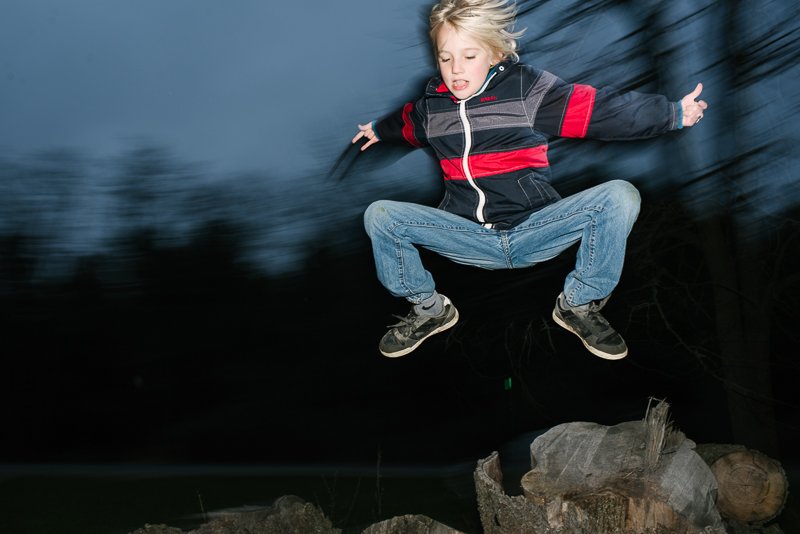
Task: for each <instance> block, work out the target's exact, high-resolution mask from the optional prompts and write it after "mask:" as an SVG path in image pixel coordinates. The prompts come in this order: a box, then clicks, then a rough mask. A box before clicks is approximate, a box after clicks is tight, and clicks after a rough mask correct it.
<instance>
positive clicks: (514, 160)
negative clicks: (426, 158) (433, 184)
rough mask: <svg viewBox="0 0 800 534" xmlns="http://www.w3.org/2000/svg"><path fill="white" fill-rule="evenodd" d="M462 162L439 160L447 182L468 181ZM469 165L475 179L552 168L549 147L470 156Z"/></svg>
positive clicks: (451, 159) (459, 159)
mask: <svg viewBox="0 0 800 534" xmlns="http://www.w3.org/2000/svg"><path fill="white" fill-rule="evenodd" d="M461 161H462V160H461V158H450V159H442V160H439V164H440V165H441V166H442V172H443V173H444V179H445V180H466V178H467V176H466V173H465V172H464V167H462V165H461ZM467 164H468V165H469V170H470V174H471V175H472V177H473V178H482V177H484V176H493V175H495V174H505V173H509V172H513V171H518V170H521V169H530V168H542V167H549V166H550V163H549V162H548V161H547V145H539V146H535V147H533V148H522V149H520V150H510V151H508V152H490V153H489V154H475V155H473V156H469V158H468V159H467Z"/></svg>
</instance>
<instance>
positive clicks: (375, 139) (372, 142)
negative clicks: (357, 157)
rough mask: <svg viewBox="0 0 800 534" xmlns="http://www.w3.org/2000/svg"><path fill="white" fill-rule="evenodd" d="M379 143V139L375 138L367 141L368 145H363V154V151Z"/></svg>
mask: <svg viewBox="0 0 800 534" xmlns="http://www.w3.org/2000/svg"><path fill="white" fill-rule="evenodd" d="M377 142H378V139H377V138H375V137H373V138H372V139H370V140H369V141H367V142H366V143H364V144H363V145H362V147H361V151H362V152H363V151H365V150H366V149H367V148H369V147H371V146H372V145H374V144H375V143H377Z"/></svg>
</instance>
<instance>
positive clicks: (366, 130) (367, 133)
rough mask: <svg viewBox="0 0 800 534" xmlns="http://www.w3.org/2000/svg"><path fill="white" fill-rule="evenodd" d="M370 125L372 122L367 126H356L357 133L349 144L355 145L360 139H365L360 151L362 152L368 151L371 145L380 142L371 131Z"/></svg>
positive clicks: (373, 131)
mask: <svg viewBox="0 0 800 534" xmlns="http://www.w3.org/2000/svg"><path fill="white" fill-rule="evenodd" d="M372 124H373V121H370V122H368V123H367V124H359V125H358V133H357V134H356V136H355V137H353V140H352V141H350V143H355V142H356V141H358V140H359V139H361V138H362V137H363V138H366V139H367V142H366V143H364V144H363V145H362V146H361V151H362V152H363V151H364V150H366V149H368V148H369V147H371V146H372V145H374V144H375V143H378V142H380V138H379V137H378V135H377V134H376V133H375V130H373V129H372Z"/></svg>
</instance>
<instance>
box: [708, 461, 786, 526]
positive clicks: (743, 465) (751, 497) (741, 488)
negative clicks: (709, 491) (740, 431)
mask: <svg viewBox="0 0 800 534" xmlns="http://www.w3.org/2000/svg"><path fill="white" fill-rule="evenodd" d="M711 472H712V473H714V476H715V477H716V479H717V485H718V486H719V495H718V499H717V507H718V508H719V511H720V513H721V514H722V515H723V516H724V517H726V518H730V519H734V520H736V521H741V522H745V523H764V522H767V521H770V520H772V519H774V518H776V517H777V516H778V515H780V513H781V511H782V510H783V507H784V505H785V504H786V499H787V498H788V495H789V491H788V489H789V482H788V480H787V478H786V473H785V471H784V470H783V467H782V466H781V464H780V463H778V462H777V461H776V460H773V459H772V458H770V457H768V456H767V455H765V454H762V453H761V452H759V451H755V450H748V449H744V450H734V451H731V452H728V453H726V454H724V455H722V456H720V457H719V458H717V459H716V460H714V462H713V463H711Z"/></svg>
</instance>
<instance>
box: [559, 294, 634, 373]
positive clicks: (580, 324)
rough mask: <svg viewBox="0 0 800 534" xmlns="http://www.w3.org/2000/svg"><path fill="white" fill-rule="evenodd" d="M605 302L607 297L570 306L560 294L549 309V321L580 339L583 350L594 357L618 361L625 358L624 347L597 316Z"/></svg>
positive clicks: (620, 340)
mask: <svg viewBox="0 0 800 534" xmlns="http://www.w3.org/2000/svg"><path fill="white" fill-rule="evenodd" d="M606 301H608V297H606V298H604V299H603V300H600V301H593V302H590V303H589V304H583V305H581V306H570V305H569V304H567V299H566V298H565V297H564V293H561V294H560V295H559V296H558V298H557V299H556V307H555V308H554V309H553V320H554V321H555V322H556V323H558V325H559V326H562V327H564V328H566V329H567V330H569V331H570V332H572V333H573V334H575V335H576V336H578V337H579V338H581V341H583V344H584V346H585V347H586V348H587V349H589V352H591V353H592V354H594V355H595V356H599V357H601V358H604V359H606V360H621V359H622V358H624V357H625V356H627V355H628V347H627V346H626V345H625V340H624V339H622V336H620V335H619V334H618V333H617V331H616V330H614V329H613V328H611V325H610V324H608V321H606V319H605V317H603V316H602V315H600V309H601V308H602V307H603V306H605V304H606Z"/></svg>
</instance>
